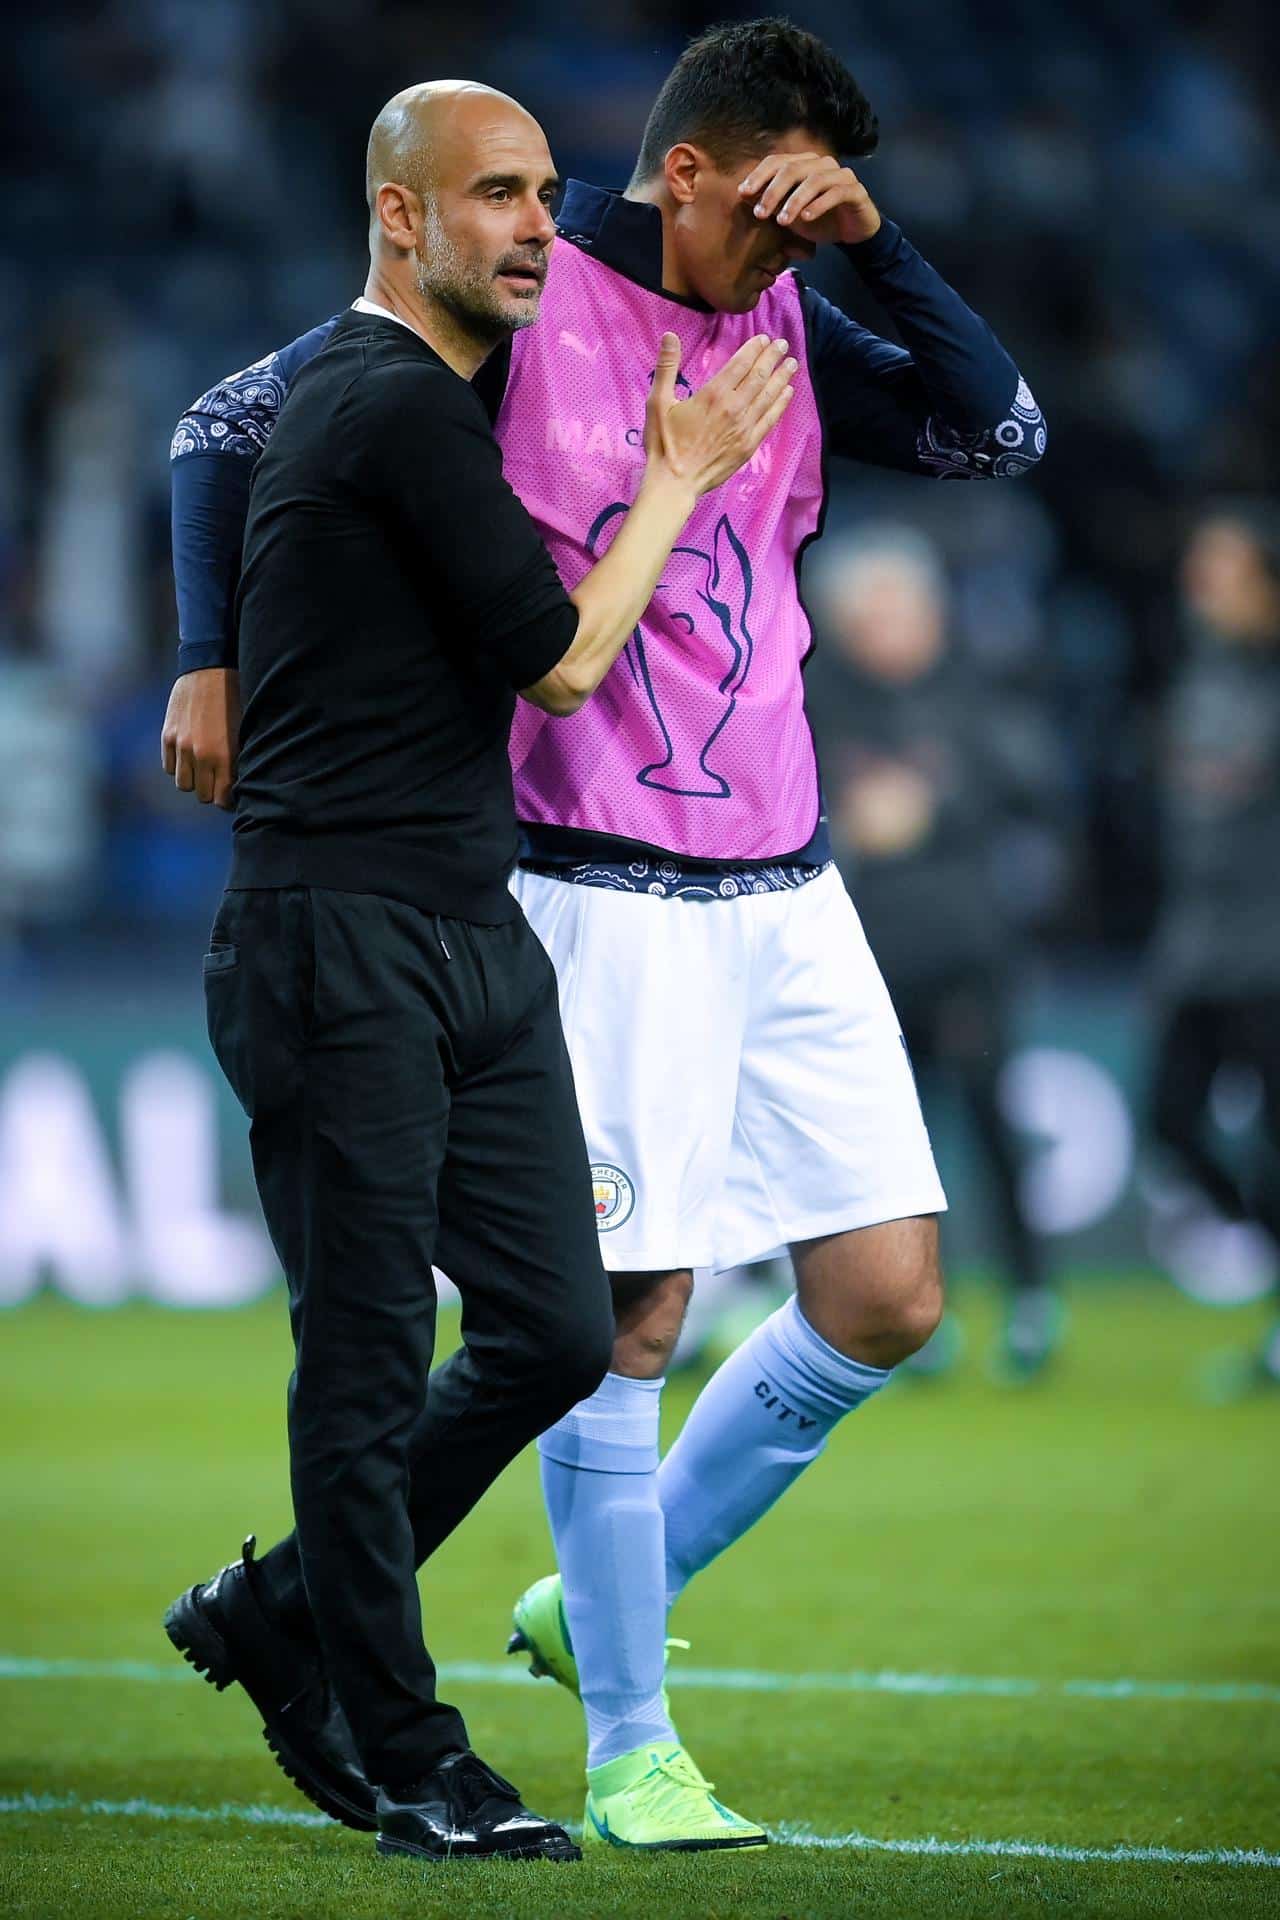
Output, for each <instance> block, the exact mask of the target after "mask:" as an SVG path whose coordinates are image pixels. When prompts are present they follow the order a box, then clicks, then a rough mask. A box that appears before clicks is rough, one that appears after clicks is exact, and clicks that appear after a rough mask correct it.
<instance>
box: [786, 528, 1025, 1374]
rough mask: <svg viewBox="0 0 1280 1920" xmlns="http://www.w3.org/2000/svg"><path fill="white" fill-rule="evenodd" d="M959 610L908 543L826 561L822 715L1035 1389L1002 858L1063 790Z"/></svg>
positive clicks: (857, 852) (887, 532) (857, 849)
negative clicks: (1005, 1073)
mask: <svg viewBox="0 0 1280 1920" xmlns="http://www.w3.org/2000/svg"><path fill="white" fill-rule="evenodd" d="M948 599H949V595H948V589H947V583H946V579H945V576H944V574H943V572H942V568H941V565H940V563H939V559H938V556H937V554H936V552H935V550H934V549H933V548H932V546H931V545H930V544H929V543H928V542H927V541H925V540H924V539H922V538H921V537H920V536H919V535H918V534H915V533H913V532H912V531H911V530H910V529H892V528H868V529H865V530H864V531H863V532H862V533H861V534H860V535H858V536H855V537H854V538H852V539H850V540H847V541H844V542H842V543H840V544H839V545H838V546H837V547H836V549H835V551H834V552H830V551H829V552H828V553H827V554H826V555H824V565H823V566H822V569H821V572H820V574H819V577H818V596H817V601H816V606H815V611H816V612H817V613H818V615H819V627H820V632H821V634H822V639H823V644H822V646H821V647H820V649H819V651H818V653H817V655H816V656H815V658H814V660H813V661H812V662H811V663H810V666H809V669H808V674H807V681H806V687H807V705H808V712H809V716H810V722H811V724H812V726H813V729H814V735H815V739H816V741H817V745H818V754H819V759H820V762H821V766H822V774H823V788H824V793H825V797H826V803H827V809H828V812H829V814H830V819H831V830H832V840H833V844H834V846H835V849H836V855H837V859H838V861H839V863H840V866H841V869H842V871H843V873H844V876H845V880H846V884H847V885H848V887H849V891H850V893H851V894H852V895H853V898H854V901H855V903H856V905H857V908H858V912H859V914H860V915H861V917H862V922H863V926H864V928H865V930H866V934H867V938H868V940H869V941H870V943H871V947H872V951H873V952H874V953H875V955H876V957H877V959H878V960H879V962H880V966H881V969H882V971H883V973H884V976H885V979H886V981H887V982H888V986H889V990H890V992H891V994H892V995H893V1000H894V1004H895V1006H896V1008H897V1011H898V1016H899V1019H900V1020H901V1023H902V1031H903V1036H904V1039H905V1041H906V1044H907V1047H908V1049H909V1051H910V1053H911V1058H912V1061H913V1064H914V1066H915V1068H916V1072H917V1074H918V1076H919V1078H920V1080H921V1094H922V1097H923V1099H924V1105H925V1112H926V1115H927V1114H928V1111H929V1105H930V1091H931V1088H936V1086H937V1084H938V1082H940V1081H942V1082H949V1083H950V1084H951V1085H952V1086H953V1087H954V1088H955V1090H956V1091H957V1092H958V1093H959V1095H960V1098H961V1100H962V1102H963V1105H964V1108H965V1111H966V1113H967V1116H968V1119H969V1122H970V1124H971V1127H972V1130H973V1135H974V1138H975V1141H976V1143H977V1144H978V1146H979V1148H980V1151H981V1153H982V1156H983V1158H984V1160H985V1163H986V1166H987V1169H988V1171H989V1173H990V1178H991V1187H992V1192H993V1196H994V1200H995V1209H994V1218H995V1222H996V1226H997V1230H998V1235H999V1243H1000V1249H1001V1256H1002V1258H1001V1272H1002V1276H1003V1278H1004V1279H1005V1281H1006V1283H1007V1285H1008V1287H1009V1290H1010V1300H1009V1307H1008V1312H1007V1315H1006V1320H1005V1330H1004V1352H1003V1362H1004V1365H1005V1367H1006V1368H1007V1369H1008V1370H1009V1372H1010V1373H1012V1374H1016V1375H1018V1376H1020V1377H1024V1376H1026V1375H1029V1374H1031V1373H1034V1372H1036V1371H1038V1369H1039V1368H1041V1367H1042V1366H1043V1365H1044V1364H1045V1363H1046V1362H1047V1361H1048V1359H1049V1358H1050V1355H1051V1353H1052V1351H1053V1348H1054V1345H1055V1341H1056V1335H1057V1330H1058V1321H1059V1313H1058V1308H1057V1302H1056V1299H1055V1297H1054V1295H1053V1294H1052V1292H1051V1290H1050V1288H1049V1287H1048V1285H1047V1283H1046V1280H1045V1274H1044V1261H1043V1254H1042V1249H1041V1247H1040V1244H1039V1242H1038V1241H1037V1239H1036V1237H1035V1235H1034V1234H1033V1233H1032V1231H1031V1229H1030V1227H1029V1226H1028V1224H1027V1222H1026V1219H1025V1218H1024V1215H1023V1212H1022V1208H1021V1206H1020V1204H1019V1197H1018V1185H1019V1171H1020V1150H1019V1146H1018V1143H1017V1141H1016V1140H1015V1138H1014V1136H1013V1134H1012V1132H1011V1130H1010V1127H1009V1125H1008V1122H1007V1121H1006V1119H1005V1117H1004V1115H1003V1113H1002V1111H1001V1106H1000V1099H999V1081H1000V1073H1001V1069H1002V1068H1003V1066H1004V1064H1005V1062H1006V1060H1007V1058H1008V1054H1009V1046H1010V1039H1009V1031H1010V1015H1011V1006H1012V998H1013V993H1014V989H1015V987H1016V984H1017V980H1018V972H1019V964H1018V958H1017V954H1018V946H1019V941H1018V937H1017V936H1018V927H1017V920H1016V913H1015V907H1014V902H1013V901H1012V900H1011V899H1010V897H1009V890H1008V888H1007V887H1006V886H1005V885H1004V884H1003V881H1002V868H1001V854H1002V851H1003V849H1004V846H1005V844H1006V834H1007V832H1008V830H1009V829H1010V828H1011V827H1012V828H1015V829H1018V830H1019V833H1018V838H1017V839H1016V840H1015V842H1014V845H1015V846H1018V847H1020V846H1021V844H1022V834H1023V833H1024V832H1025V829H1026V828H1027V826H1028V825H1030V826H1031V828H1032V829H1033V831H1038V832H1040V833H1046V832H1048V833H1052V831H1053V821H1054V817H1055V814H1056V812H1057V810H1058V809H1059V807H1060V804H1061V797H1062V796H1061V781H1060V777H1059V776H1058V774H1057V772H1056V768H1057V763H1058V756H1057V754H1056V752H1055V750H1054V744H1053V740H1052V736H1051V734H1050V733H1049V731H1048V729H1047V727H1046V725H1045V722H1044V720H1043V718H1042V716H1041V714H1040V713H1039V711H1038V710H1037V708H1036V706H1035V705H1034V703H1033V702H1031V701H1030V700H1029V699H1028V698H1027V697H1026V696H1023V695H1018V694H1015V693H1013V692H1012V691H1010V690H1009V689H1007V688H1003V687H1001V686H1000V685H999V684H998V683H995V682H993V681H992V679H991V678H990V677H989V676H988V675H985V674H982V673H980V672H979V670H978V669H977V668H976V667H975V666H974V664H973V663H972V662H967V661H965V660H963V659H961V658H959V657H958V653H957V649H956V647H955V645H954V644H953V640H952V635H951V632H950V620H949V606H948ZM1018 858H1019V859H1020V858H1021V856H1020V855H1019V856H1018ZM944 1176H945V1168H944ZM946 1357H947V1354H946V1348H945V1346H943V1347H942V1349H941V1351H940V1352H936V1353H935V1355H934V1359H935V1363H940V1362H941V1361H943V1360H945V1358H946Z"/></svg>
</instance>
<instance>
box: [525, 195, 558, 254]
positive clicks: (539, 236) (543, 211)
mask: <svg viewBox="0 0 1280 1920" xmlns="http://www.w3.org/2000/svg"><path fill="white" fill-rule="evenodd" d="M555 237H556V223H555V221H554V220H553V219H552V217H551V209H550V207H549V206H548V205H547V204H546V202H545V201H544V200H539V199H537V198H535V199H533V200H531V201H529V202H528V203H527V209H526V210H525V214H524V218H523V220H522V221H521V223H520V230H519V232H518V233H517V234H516V239H517V240H518V241H520V242H521V243H522V244H524V245H526V246H529V245H534V246H539V247H549V246H550V245H551V242H552V241H553V240H554V239H555Z"/></svg>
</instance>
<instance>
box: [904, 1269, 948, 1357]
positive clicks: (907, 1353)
mask: <svg viewBox="0 0 1280 1920" xmlns="http://www.w3.org/2000/svg"><path fill="white" fill-rule="evenodd" d="M942 1311H943V1294H942V1275H941V1273H940V1272H939V1270H938V1268H937V1266H936V1265H935V1266H934V1267H933V1268H932V1269H931V1270H930V1271H927V1272H925V1273H923V1274H921V1276H920V1279H919V1281H918V1283H917V1284H916V1286H915V1287H914V1288H912V1290H911V1291H910V1292H909V1293H907V1294H906V1295H905V1297H904V1298H903V1299H902V1300H901V1301H900V1302H899V1303H898V1308H897V1313H896V1315H895V1324H894V1326H893V1328H892V1334H893V1335H894V1336H895V1337H896V1340H897V1343H898V1345H899V1347H900V1348H901V1351H900V1353H899V1355H898V1359H899V1360H908V1359H910V1357H911V1355H912V1354H913V1353H919V1351H920V1349H921V1347H923V1346H926V1345H927V1344H928V1342H929V1341H930V1340H931V1339H932V1338H933V1336H934V1334H935V1333H936V1332H937V1331H938V1328H939V1326H940V1325H941V1322H942ZM895 1364H896V1362H895Z"/></svg>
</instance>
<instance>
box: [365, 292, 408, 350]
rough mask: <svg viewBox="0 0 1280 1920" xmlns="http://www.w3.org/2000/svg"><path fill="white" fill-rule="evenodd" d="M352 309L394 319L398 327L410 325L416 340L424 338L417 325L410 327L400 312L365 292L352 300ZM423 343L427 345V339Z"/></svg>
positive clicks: (385, 318)
mask: <svg viewBox="0 0 1280 1920" xmlns="http://www.w3.org/2000/svg"><path fill="white" fill-rule="evenodd" d="M351 311H352V312H353V313H372V314H374V315H376V317H377V318H378V319H379V320H394V321H395V323H396V325H397V326H398V327H408V329H409V332H410V333H411V334H412V335H413V336H414V338H415V339H416V340H422V335H421V334H420V333H419V332H418V329H417V328H416V327H410V326H409V322H408V321H407V320H403V319H401V317H400V315H399V314H398V313H392V311H391V309H390V307H384V306H383V305H382V303H381V302H380V301H378V300H367V299H366V298H365V296H364V294H361V295H360V297H359V299H358V300H353V301H352V302H351ZM423 345H424V346H425V345H426V342H425V341H423Z"/></svg>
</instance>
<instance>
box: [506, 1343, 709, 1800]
mask: <svg viewBox="0 0 1280 1920" xmlns="http://www.w3.org/2000/svg"><path fill="white" fill-rule="evenodd" d="M661 1393H662V1382H661V1380H628V1379H625V1378H624V1377H623V1376H622V1375H621V1374H616V1373H610V1374H606V1375H605V1378H604V1380H603V1382H602V1383H601V1385H600V1386H599V1387H597V1388H596V1391H595V1392H594V1393H593V1394H592V1395H591V1398H590V1399H589V1400H583V1401H580V1402H579V1404H578V1405H577V1406H576V1407H574V1409H573V1411H572V1412H571V1413H567V1414H566V1415H565V1416H564V1418H563V1419H562V1420H559V1421H557V1423H556V1425H555V1426H554V1427H552V1428H550V1429H549V1431H548V1432H546V1433H544V1434H543V1435H542V1437H541V1439H540V1440H539V1441H538V1452H539V1453H540V1454H541V1456H542V1491H543V1495H544V1497H545V1499H546V1503H547V1516H548V1518H549V1519H550V1522H551V1532H552V1536H553V1538H554V1540H555V1546H556V1556H557V1559H558V1561H559V1564H560V1576H561V1579H562V1580H563V1582H564V1609H565V1616H566V1618H567V1620H568V1623H569V1634H570V1638H571V1639H572V1641H573V1651H574V1655H575V1658H576V1659H577V1663H578V1678H579V1683H580V1687H581V1692H582V1705H583V1708H584V1710H585V1712H586V1716H587V1765H588V1766H589V1767H598V1766H602V1765H603V1764H604V1762H605V1761H606V1760H616V1759H617V1758H618V1757H619V1756H620V1755H621V1754H624V1753H630V1752H631V1750H632V1749H633V1748H635V1747H639V1746H643V1745H644V1744H645V1742H646V1741H650V1740H653V1741H659V1742H664V1743H666V1744H668V1745H672V1744H674V1743H675V1739H676V1736H675V1732H674V1729H673V1728H672V1725H671V1721H670V1719H669V1718H668V1715H667V1711H666V1708H665V1707H664V1705H663V1702H662V1679H663V1662H664V1658H665V1643H666V1631H667V1627H666V1618H667V1609H666V1598H665V1591H664V1585H663V1540H662V1509H661V1507H660V1506H659V1504H658V1486H657V1479H658V1475H657V1467H658V1409H659V1402H660V1399H661Z"/></svg>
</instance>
